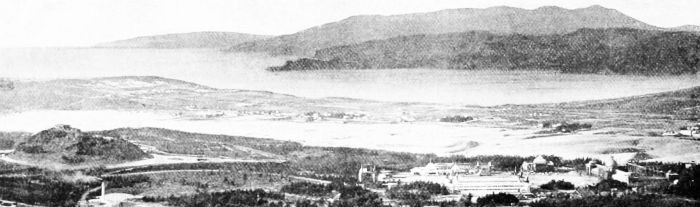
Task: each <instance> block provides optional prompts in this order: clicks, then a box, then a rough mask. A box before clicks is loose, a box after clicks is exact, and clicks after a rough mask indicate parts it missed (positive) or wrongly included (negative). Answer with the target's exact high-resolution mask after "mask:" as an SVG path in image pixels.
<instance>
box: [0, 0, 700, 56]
mask: <svg viewBox="0 0 700 207" xmlns="http://www.w3.org/2000/svg"><path fill="white" fill-rule="evenodd" d="M503 5H505V6H512V7H519V8H525V9H535V8H537V7H540V6H559V7H563V8H568V9H575V8H583V7H588V6H590V5H601V6H604V7H607V8H613V9H617V10H619V11H621V12H623V13H625V14H627V15H629V16H632V17H634V18H636V19H639V20H641V21H643V22H646V23H649V24H651V25H655V26H661V27H674V26H680V25H686V24H692V25H700V12H698V9H700V1H698V0H673V1H668V0H0V47H61V46H91V45H94V44H96V43H100V42H106V41H112V40H118V39H126V38H131V37H136V36H143V35H155V34H166V33H180V32H195V31H230V32H242V33H253V34H265V35H281V34H290V33H294V32H297V31H300V30H303V29H305V28H309V27H313V26H317V25H321V24H324V23H328V22H333V21H338V20H341V19H344V18H347V17H349V16H353V15H363V14H380V15H392V14H405V13H415V12H430V11H436V10H441V9H449V8H487V7H492V6H503Z"/></svg>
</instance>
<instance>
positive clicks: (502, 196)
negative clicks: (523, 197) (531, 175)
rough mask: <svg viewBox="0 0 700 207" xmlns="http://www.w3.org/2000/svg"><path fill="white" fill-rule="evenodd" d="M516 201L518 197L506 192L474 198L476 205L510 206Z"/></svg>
mask: <svg viewBox="0 0 700 207" xmlns="http://www.w3.org/2000/svg"><path fill="white" fill-rule="evenodd" d="M518 202H520V200H519V199H518V197H515V196H514V195H511V194H507V193H498V194H489V195H485V196H484V197H479V198H477V199H476V205H477V206H510V205H511V204H517V203H518Z"/></svg>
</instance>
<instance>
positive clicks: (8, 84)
mask: <svg viewBox="0 0 700 207" xmlns="http://www.w3.org/2000/svg"><path fill="white" fill-rule="evenodd" d="M12 89H15V83H14V82H13V81H12V80H9V79H6V78H0V90H12Z"/></svg>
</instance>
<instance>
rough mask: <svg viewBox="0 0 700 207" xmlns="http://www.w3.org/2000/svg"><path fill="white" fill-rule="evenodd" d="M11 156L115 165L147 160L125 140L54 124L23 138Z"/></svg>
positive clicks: (70, 162) (144, 155) (68, 162)
mask: <svg viewBox="0 0 700 207" xmlns="http://www.w3.org/2000/svg"><path fill="white" fill-rule="evenodd" d="M13 155H14V156H19V157H28V158H29V159H39V160H44V161H46V160H54V161H59V162H63V163H67V164H78V163H83V162H87V161H89V162H95V161H97V162H107V163H117V162H124V161H132V160H139V159H143V158H146V157H148V155H147V154H146V153H145V152H143V151H141V149H139V147H138V146H136V145H134V144H132V143H130V142H128V141H126V140H125V139H122V138H120V137H109V136H101V135H98V134H93V133H85V132H82V131H80V130H79V129H76V128H72V127H70V126H68V125H57V126H56V127H54V128H51V129H47V130H44V131H41V132H39V133H37V134H34V135H32V136H30V137H27V138H26V139H25V140H24V141H23V142H21V143H19V144H18V145H17V147H16V151H15V152H14V153H13Z"/></svg>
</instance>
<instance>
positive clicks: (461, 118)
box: [440, 115, 474, 123]
mask: <svg viewBox="0 0 700 207" xmlns="http://www.w3.org/2000/svg"><path fill="white" fill-rule="evenodd" d="M471 120H474V118H473V117H471V116H461V115H456V116H446V117H442V118H440V121H441V122H454V123H461V122H468V121H471Z"/></svg>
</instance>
